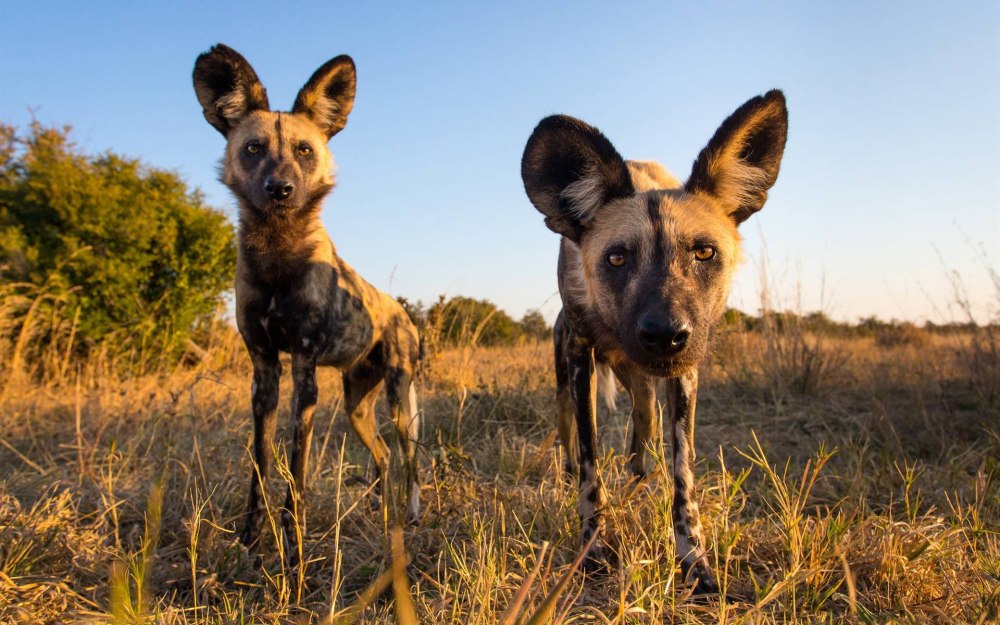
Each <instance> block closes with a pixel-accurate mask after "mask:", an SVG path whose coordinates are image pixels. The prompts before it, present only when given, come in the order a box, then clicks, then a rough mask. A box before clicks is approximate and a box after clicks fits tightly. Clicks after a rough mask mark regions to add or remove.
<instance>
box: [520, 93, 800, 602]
mask: <svg viewBox="0 0 1000 625" xmlns="http://www.w3.org/2000/svg"><path fill="white" fill-rule="evenodd" d="M787 129H788V113H787V110H786V108H785V98H784V95H783V94H782V93H781V92H780V91H777V90H774V91H769V92H768V93H766V94H764V95H763V96H759V97H756V98H753V99H751V100H749V101H748V102H746V103H745V104H743V106H741V107H739V108H738V109H737V110H736V112H734V113H733V114H732V115H731V116H730V117H729V118H728V119H726V120H725V121H724V122H723V123H722V125H721V126H720V127H719V129H718V130H717V131H716V133H715V136H713V137H712V139H711V141H709V142H708V145H707V146H706V147H705V148H704V149H703V150H702V151H701V153H700V154H699V155H698V158H697V159H696V160H695V162H694V167H693V169H692V170H691V175H690V177H689V178H688V179H687V182H685V183H684V184H683V185H680V184H679V183H678V182H677V181H676V180H674V179H673V178H672V177H671V176H670V175H669V174H667V172H666V171H665V170H664V169H663V167H661V166H660V165H658V164H656V163H649V162H634V161H628V162H627V161H625V160H623V159H622V157H621V156H620V155H619V154H618V152H617V151H616V150H615V148H614V146H612V144H611V142H610V141H608V139H607V138H605V136H604V135H603V134H601V133H600V132H599V131H598V130H597V129H595V128H593V127H591V126H589V125H587V124H585V123H584V122H582V121H580V120H578V119H574V118H572V117H567V116H564V115H555V116H552V117H547V118H545V119H543V120H542V121H541V122H540V123H539V124H538V126H537V127H536V128H535V130H534V132H533V133H532V135H531V137H530V138H529V139H528V143H527V145H526V146H525V149H524V156H523V158H522V161H521V176H522V178H523V181H524V188H525V191H526V192H527V194H528V197H529V198H530V200H531V203H532V204H534V206H535V208H537V209H538V210H539V211H540V212H541V213H542V214H543V215H544V216H545V224H546V225H547V226H548V227H549V229H551V230H552V231H554V232H556V233H557V234H560V235H562V239H561V244H560V248H559V264H558V270H557V271H558V280H559V293H560V295H561V297H562V304H563V309H562V312H561V313H560V314H559V317H558V318H557V320H556V324H555V328H554V333H555V366H556V386H557V412H558V417H557V425H558V430H559V437H560V440H561V443H562V445H563V446H564V448H565V449H566V456H567V459H568V461H567V467H566V468H567V470H568V471H570V472H575V471H576V470H579V478H580V498H579V512H580V517H581V521H582V529H583V533H582V538H583V543H584V544H587V543H588V542H589V541H590V540H591V538H592V537H593V536H594V535H595V534H597V535H598V537H599V535H600V533H601V530H602V525H603V520H602V509H603V508H604V506H605V505H606V502H607V497H606V494H605V492H604V485H603V483H602V481H601V477H600V475H599V474H598V472H597V469H596V465H595V456H596V451H597V450H596V446H597V441H598V438H597V413H596V406H595V397H596V388H595V382H596V379H595V378H596V376H595V369H596V365H600V364H606V365H608V366H610V368H611V370H612V371H613V372H614V375H615V376H616V377H617V378H618V379H619V380H620V381H621V382H622V384H623V386H624V387H625V388H626V389H627V390H628V391H629V393H630V394H631V397H632V423H633V428H632V438H631V441H630V449H629V453H630V454H631V461H630V462H631V470H632V472H633V473H634V474H635V475H636V476H639V477H641V476H644V475H645V472H646V459H645V456H646V450H647V448H648V447H650V446H651V445H656V444H658V443H659V440H660V423H659V412H658V410H657V405H656V402H657V399H656V386H655V380H656V379H658V378H665V379H667V385H666V386H667V397H666V399H667V404H668V406H669V413H670V421H671V424H670V425H671V432H672V434H673V477H674V499H673V509H672V510H673V524H674V537H675V540H676V547H677V556H678V559H679V560H680V564H681V569H682V571H683V572H684V574H685V576H688V575H690V576H692V577H693V579H694V582H695V592H698V593H715V592H718V590H719V589H718V584H717V583H716V581H715V578H714V576H713V575H712V571H711V568H710V566H709V562H708V556H707V553H706V548H705V542H704V539H703V537H702V530H701V523H700V521H699V516H698V504H697V502H696V501H695V498H694V476H693V465H694V440H693V439H694V415H695V404H696V398H697V392H698V365H699V363H700V362H701V360H702V359H703V358H704V356H705V354H706V351H707V346H708V343H709V337H710V334H711V332H712V330H713V327H714V326H715V324H716V323H717V322H718V320H719V318H720V316H721V315H722V313H723V311H724V309H725V305H726V298H727V296H728V293H729V288H730V282H731V278H732V274H733V270H734V268H735V267H736V265H737V263H738V261H739V258H740V235H739V233H738V232H737V229H736V227H737V226H738V225H739V224H740V223H742V222H743V221H744V220H746V219H747V218H748V217H750V216H751V215H752V214H754V213H755V212H757V211H758V210H760V209H761V208H762V207H763V206H764V202H765V200H766V199H767V191H768V190H769V189H770V188H771V186H772V185H774V182H775V180H776V179H777V177H778V169H779V166H780V164H781V156H782V153H783V152H784V147H785V136H786V133H787ZM577 462H578V464H577ZM595 541H596V542H595V546H594V547H593V549H594V551H592V552H591V554H590V558H591V560H590V562H591V564H597V565H600V563H601V562H600V561H601V559H602V558H603V557H604V555H605V554H603V553H602V546H601V545H599V538H598V539H595Z"/></svg>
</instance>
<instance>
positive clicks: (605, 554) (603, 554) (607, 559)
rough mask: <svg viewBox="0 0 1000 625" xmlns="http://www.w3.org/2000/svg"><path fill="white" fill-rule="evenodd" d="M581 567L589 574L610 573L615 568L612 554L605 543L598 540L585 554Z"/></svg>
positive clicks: (603, 574)
mask: <svg viewBox="0 0 1000 625" xmlns="http://www.w3.org/2000/svg"><path fill="white" fill-rule="evenodd" d="M581 568H582V569H583V571H584V572H585V573H586V574H587V575H589V576H605V575H610V574H611V572H612V569H613V568H614V566H613V563H612V554H611V552H610V551H609V550H608V548H607V547H606V546H605V545H603V544H602V543H601V542H600V541H597V542H595V543H594V544H593V545H592V546H591V547H590V550H589V551H587V555H586V556H584V558H583V564H582V565H581Z"/></svg>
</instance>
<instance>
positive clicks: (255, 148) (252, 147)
mask: <svg viewBox="0 0 1000 625" xmlns="http://www.w3.org/2000/svg"><path fill="white" fill-rule="evenodd" d="M246 150H247V154H257V153H259V152H260V144H259V143H248V144H247V147H246Z"/></svg>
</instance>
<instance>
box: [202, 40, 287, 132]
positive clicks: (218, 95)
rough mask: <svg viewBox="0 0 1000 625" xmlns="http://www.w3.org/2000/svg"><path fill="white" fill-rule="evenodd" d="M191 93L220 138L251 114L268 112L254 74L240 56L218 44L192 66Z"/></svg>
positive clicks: (263, 92)
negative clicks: (192, 87) (220, 134)
mask: <svg viewBox="0 0 1000 625" xmlns="http://www.w3.org/2000/svg"><path fill="white" fill-rule="evenodd" d="M194 92H195V94H197V96H198V102H200V103H201V108H202V111H203V112H204V113H205V119H207V120H208V123H210V124H212V125H213V126H215V128H216V130H218V131H219V132H221V133H222V134H223V135H227V134H229V131H230V130H232V129H233V128H234V127H235V126H236V125H237V124H238V123H239V122H240V120H242V119H243V118H244V117H246V116H247V115H249V114H250V113H252V112H254V111H258V110H270V106H269V105H268V103H267V91H266V90H265V89H264V85H262V84H260V79H259V78H257V73H256V72H254V71H253V68H252V67H250V64H249V63H247V60H246V59H244V58H243V57H242V56H240V53H239V52H237V51H236V50H233V49H232V48H230V47H229V46H226V45H223V44H221V43H220V44H217V45H215V46H213V47H212V49H211V50H209V51H208V52H206V53H204V54H202V55H201V56H199V57H198V60H197V61H195V62H194Z"/></svg>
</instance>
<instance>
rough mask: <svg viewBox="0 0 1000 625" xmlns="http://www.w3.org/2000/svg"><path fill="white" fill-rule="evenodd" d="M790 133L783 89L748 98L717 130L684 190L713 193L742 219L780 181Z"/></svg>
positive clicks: (759, 205) (730, 212)
mask: <svg viewBox="0 0 1000 625" xmlns="http://www.w3.org/2000/svg"><path fill="white" fill-rule="evenodd" d="M787 134H788V110H787V109H786V108H785V96H784V94H783V93H781V92H780V91H778V90H777V89H774V90H771V91H768V92H767V93H765V94H764V95H762V96H757V97H756V98H752V99H750V100H748V101H747V102H746V103H745V104H744V105H743V106H741V107H740V108H738V109H736V112H734V113H733V114H732V115H730V116H729V118H728V119H726V121H724V122H722V125H721V126H719V129H718V130H716V131H715V136H714V137H712V140H711V141H709V142H708V145H707V146H705V149H703V150H702V151H701V154H699V155H698V159H697V160H696V161H695V162H694V167H693V168H692V170H691V177H690V178H688V181H687V182H686V183H685V184H684V189H685V190H686V191H688V192H689V193H700V194H704V195H708V196H711V197H712V198H713V199H715V200H716V201H717V202H718V203H719V204H720V205H721V206H722V208H723V210H725V212H726V213H727V214H728V215H729V216H730V217H731V218H732V219H733V221H735V222H736V223H737V224H740V223H742V222H743V221H744V220H746V219H747V218H748V217H750V215H753V214H754V213H756V212H757V211H759V210H760V209H761V208H763V206H764V202H765V201H766V200H767V191H768V189H770V188H771V187H772V186H773V185H774V182H775V180H777V179H778V169H779V168H780V167H781V155H782V154H783V153H784V151H785V137H786V135H787Z"/></svg>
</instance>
